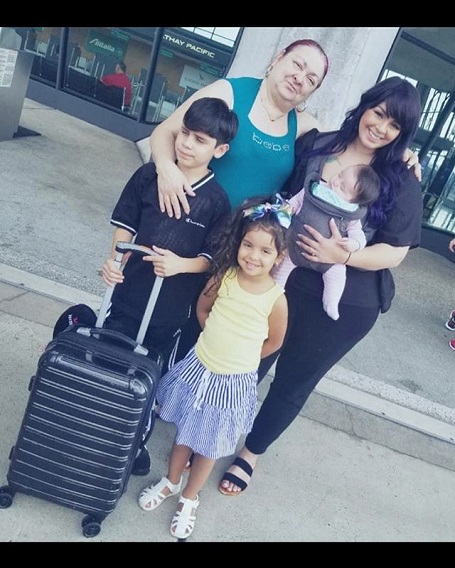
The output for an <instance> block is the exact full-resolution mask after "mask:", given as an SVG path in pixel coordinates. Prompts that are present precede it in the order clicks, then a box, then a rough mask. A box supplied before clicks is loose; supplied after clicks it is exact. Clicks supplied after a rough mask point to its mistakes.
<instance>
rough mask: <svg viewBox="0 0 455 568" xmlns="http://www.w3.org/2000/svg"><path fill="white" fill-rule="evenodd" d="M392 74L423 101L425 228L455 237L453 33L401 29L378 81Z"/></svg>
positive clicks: (420, 139)
mask: <svg viewBox="0 0 455 568" xmlns="http://www.w3.org/2000/svg"><path fill="white" fill-rule="evenodd" d="M393 74H397V75H400V76H402V77H405V78H407V79H409V80H410V81H411V82H412V83H413V84H414V85H416V87H417V88H418V89H419V92H420V95H421V100H422V115H421V118H420V124H419V130H418V133H417V136H416V138H415V141H414V149H415V150H417V151H418V152H419V159H420V162H421V164H422V169H423V172H422V176H423V177H422V187H423V201H424V224H427V225H430V226H433V227H435V228H439V229H444V230H447V231H450V232H452V233H455V114H454V108H455V28H401V30H400V35H399V38H398V39H397V41H396V42H395V45H394V47H393V49H392V51H391V54H390V55H389V58H388V60H387V61H386V64H385V70H384V72H383V75H382V78H385V77H388V76H390V75H393Z"/></svg>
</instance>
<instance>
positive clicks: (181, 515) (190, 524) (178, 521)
mask: <svg viewBox="0 0 455 568" xmlns="http://www.w3.org/2000/svg"><path fill="white" fill-rule="evenodd" d="M179 504H182V509H181V510H180V511H179V510H177V511H176V512H175V515H174V516H173V517H172V521H171V535H172V536H175V538H180V539H184V538H188V537H189V536H190V535H191V534H192V532H193V530H194V523H195V522H196V509H197V508H198V506H199V496H198V497H196V499H194V500H193V501H192V500H191V499H187V498H186V497H182V496H180V499H179Z"/></svg>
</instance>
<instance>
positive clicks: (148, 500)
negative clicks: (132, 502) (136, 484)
mask: <svg viewBox="0 0 455 568" xmlns="http://www.w3.org/2000/svg"><path fill="white" fill-rule="evenodd" d="M181 486H182V479H180V481H179V482H178V483H176V484H174V483H171V482H170V481H169V479H168V478H167V477H163V478H161V480H160V481H158V483H157V484H156V485H149V486H148V487H145V488H144V489H143V490H142V491H141V494H140V495H139V501H138V503H139V507H140V508H141V509H144V511H153V509H156V508H157V507H158V506H159V505H161V503H162V502H163V501H164V500H165V499H167V498H168V497H172V496H173V495H177V494H178V493H180V488H181ZM166 487H167V488H168V489H169V494H168V495H165V494H164V493H163V489H164V488H166Z"/></svg>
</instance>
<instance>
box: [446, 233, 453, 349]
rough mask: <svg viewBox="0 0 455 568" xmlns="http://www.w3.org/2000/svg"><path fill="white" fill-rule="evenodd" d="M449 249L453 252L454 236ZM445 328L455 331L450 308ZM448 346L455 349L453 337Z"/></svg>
mask: <svg viewBox="0 0 455 568" xmlns="http://www.w3.org/2000/svg"><path fill="white" fill-rule="evenodd" d="M449 250H450V252H455V238H453V239H452V240H451V241H450V242H449ZM446 328H447V329H448V330H449V331H455V310H452V311H451V313H450V317H449V319H448V320H447V321H446ZM449 346H450V347H451V349H453V350H454V351H455V339H452V340H450V341H449Z"/></svg>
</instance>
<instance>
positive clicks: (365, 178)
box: [272, 164, 381, 320]
mask: <svg viewBox="0 0 455 568" xmlns="http://www.w3.org/2000/svg"><path fill="white" fill-rule="evenodd" d="M318 179H319V181H317V180H318ZM305 186H306V187H308V188H309V189H308V191H305V188H303V189H301V190H300V191H299V193H297V195H294V197H292V198H291V199H290V200H289V203H290V204H291V205H292V208H293V216H292V222H291V227H290V230H289V232H288V254H287V255H286V258H285V259H284V260H283V262H282V263H281V264H280V265H279V266H278V267H277V269H276V270H274V271H273V273H272V276H273V277H274V278H275V280H276V281H277V282H278V283H279V284H281V285H282V286H283V287H284V286H285V283H286V280H287V278H288V276H289V274H290V272H291V271H292V270H293V269H294V268H295V266H307V267H310V268H314V270H318V271H320V272H322V273H323V275H322V279H323V281H324V292H323V294H322V304H323V306H324V310H325V311H326V312H327V314H328V315H329V316H330V317H331V318H333V319H334V320H337V319H338V318H339V313H338V304H339V301H340V299H341V296H342V294H343V290H344V285H345V282H346V266H345V265H344V264H325V263H321V262H316V263H312V262H311V261H308V260H307V259H306V258H304V257H303V256H302V253H301V251H300V249H299V247H298V246H297V244H296V240H297V235H298V234H299V233H305V232H306V231H305V225H310V226H311V227H313V228H315V229H318V230H319V231H320V232H321V233H322V234H323V235H324V236H326V237H329V236H330V234H331V231H330V228H329V221H330V219H335V220H336V223H337V227H338V230H339V231H340V233H341V235H342V237H343V238H342V239H341V241H340V245H341V246H342V247H343V248H344V250H345V251H346V252H356V251H358V250H360V249H362V248H363V247H364V246H365V245H366V237H365V233H364V232H363V229H362V221H361V220H362V219H363V218H364V217H365V215H366V213H367V206H368V205H370V204H371V203H373V202H374V201H375V200H376V199H377V197H378V196H379V190H380V187H381V180H380V179H379V176H378V174H377V173H376V172H375V171H374V169H373V168H372V167H371V166H369V165H362V164H360V165H354V166H348V167H347V168H345V169H344V170H342V171H341V172H339V173H337V174H335V175H334V176H333V177H332V178H330V180H329V181H328V182H326V181H325V180H322V179H320V177H319V176H316V180H313V179H312V177H311V174H310V176H307V180H306V182H305ZM307 234H308V233H307Z"/></svg>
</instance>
